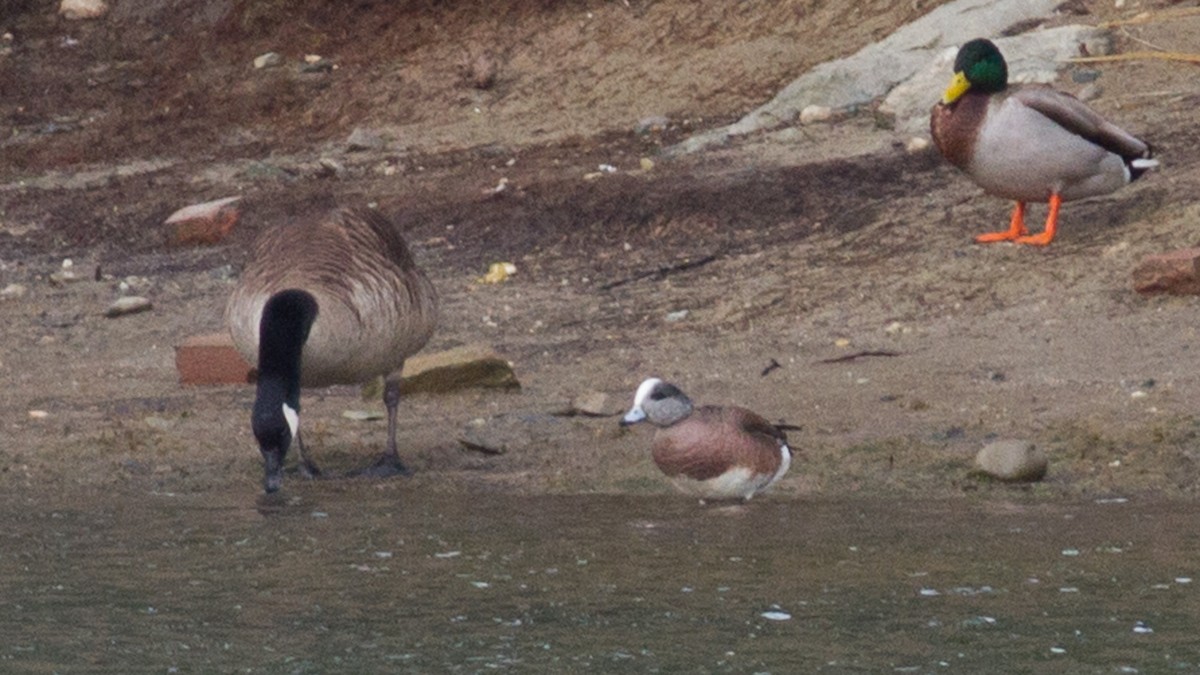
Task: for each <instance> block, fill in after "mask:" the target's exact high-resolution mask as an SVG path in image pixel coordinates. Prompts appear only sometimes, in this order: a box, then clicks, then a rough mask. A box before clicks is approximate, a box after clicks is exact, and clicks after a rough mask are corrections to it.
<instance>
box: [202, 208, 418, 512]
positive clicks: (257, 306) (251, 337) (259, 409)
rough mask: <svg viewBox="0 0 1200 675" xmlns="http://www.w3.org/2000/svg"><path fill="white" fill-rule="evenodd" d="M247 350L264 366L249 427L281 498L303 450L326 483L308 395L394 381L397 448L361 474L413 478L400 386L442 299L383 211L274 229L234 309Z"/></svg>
mask: <svg viewBox="0 0 1200 675" xmlns="http://www.w3.org/2000/svg"><path fill="white" fill-rule="evenodd" d="M225 320H226V322H227V323H228V325H229V330H230V332H231V333H232V335H233V341H234V344H235V345H236V346H237V348H238V351H240V352H241V353H242V355H243V356H245V357H246V359H247V360H248V361H250V362H251V363H257V364H258V389H257V392H256V395H255V400H254V412H253V414H252V416H251V427H252V429H253V431H254V437H255V439H257V441H258V447H259V450H260V451H261V452H262V455H263V461H264V465H265V477H264V479H263V488H264V489H265V490H266V491H267V492H274V491H276V490H278V489H279V487H280V484H281V483H282V481H283V460H284V457H285V456H286V455H287V451H288V447H289V446H290V445H291V443H292V441H293V439H294V440H295V443H296V449H297V451H298V453H299V456H300V465H301V470H302V472H303V473H304V474H305V475H306V476H309V477H312V476H315V475H316V474H317V473H318V470H317V467H316V465H314V464H313V463H312V462H311V461H310V460H309V458H308V457H307V456H306V455H305V452H304V444H303V442H302V441H301V439H300V417H299V415H300V387H301V386H304V387H321V386H327V385H331V384H354V383H359V382H364V381H366V380H368V379H370V378H373V377H376V376H379V375H384V376H385V378H386V383H385V385H384V392H383V400H384V404H385V405H386V406H387V416H388V431H387V433H388V439H387V446H386V449H385V451H384V454H383V456H382V457H380V458H379V460H378V461H377V462H376V463H375V464H374V465H373V466H372V467H371V468H369V469H367V470H365V471H364V472H363V473H366V474H369V475H375V476H386V475H394V474H398V473H399V474H406V473H408V469H407V468H406V467H405V466H404V464H403V463H402V462H401V461H400V456H399V454H398V453H397V451H396V407H397V404H398V403H399V401H400V385H399V381H398V379H396V377H395V376H394V375H393V374H394V373H398V372H399V370H400V368H401V367H403V365H404V359H405V358H406V357H408V356H411V355H412V354H414V353H416V352H417V351H418V350H420V349H421V347H423V346H424V345H425V343H426V342H427V341H428V340H429V337H430V335H431V334H432V333H433V329H434V324H435V323H436V321H437V294H436V293H435V292H434V288H433V285H432V284H431V283H430V282H429V279H428V278H427V277H426V276H425V274H424V273H423V272H422V271H421V270H419V269H418V268H417V266H416V264H415V263H414V262H413V259H412V255H411V254H410V253H409V250H408V246H407V245H406V244H405V242H404V238H403V237H402V236H401V235H400V233H399V232H398V231H397V230H396V228H395V226H394V225H393V224H392V223H391V222H390V221H389V220H388V219H387V218H385V217H383V216H382V215H380V214H378V213H376V212H375V211H372V210H369V209H362V208H354V209H351V208H343V209H335V210H333V211H331V212H327V213H322V214H320V215H317V216H315V217H307V218H303V219H300V220H298V221H297V222H295V223H294V224H292V225H290V226H285V227H270V228H268V229H266V230H265V231H263V232H262V233H261V234H260V235H259V237H258V239H257V240H256V242H255V244H254V247H253V251H252V255H251V258H250V261H249V262H248V263H247V265H246V267H245V270H244V271H243V272H242V275H241V278H240V279H239V281H238V284H237V286H236V288H234V290H233V294H232V295H231V296H230V298H229V302H228V304H227V305H226V307H225Z"/></svg>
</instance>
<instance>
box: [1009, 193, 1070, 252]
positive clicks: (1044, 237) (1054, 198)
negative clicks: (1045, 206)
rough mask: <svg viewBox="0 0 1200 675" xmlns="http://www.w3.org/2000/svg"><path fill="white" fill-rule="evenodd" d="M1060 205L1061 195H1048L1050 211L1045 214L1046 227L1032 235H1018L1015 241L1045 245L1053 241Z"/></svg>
mask: <svg viewBox="0 0 1200 675" xmlns="http://www.w3.org/2000/svg"><path fill="white" fill-rule="evenodd" d="M1060 206H1062V197H1060V196H1058V195H1057V194H1053V195H1050V213H1049V214H1047V215H1046V229H1045V230H1043V231H1042V233H1041V234H1035V235H1033V236H1032V237H1018V238H1017V239H1016V240H1015V241H1016V242H1017V243H1018V244H1032V245H1034V246H1045V245H1046V244H1049V243H1050V242H1051V241H1054V232H1055V231H1056V230H1057V229H1058V207H1060Z"/></svg>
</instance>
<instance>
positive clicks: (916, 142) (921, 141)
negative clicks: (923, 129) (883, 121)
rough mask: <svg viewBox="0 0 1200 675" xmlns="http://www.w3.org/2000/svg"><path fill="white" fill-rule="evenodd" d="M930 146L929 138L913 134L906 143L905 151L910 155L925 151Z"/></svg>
mask: <svg viewBox="0 0 1200 675" xmlns="http://www.w3.org/2000/svg"><path fill="white" fill-rule="evenodd" d="M928 148H929V139H927V138H922V137H920V136H913V137H912V138H910V139H908V141H906V142H905V143H904V151H905V152H907V153H908V154H910V155H915V154H917V153H918V152H924V151H925V150H927V149H928Z"/></svg>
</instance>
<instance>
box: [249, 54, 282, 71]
mask: <svg viewBox="0 0 1200 675" xmlns="http://www.w3.org/2000/svg"><path fill="white" fill-rule="evenodd" d="M282 65H283V57H282V56H280V55H279V54H276V53H275V52H267V53H266V54H260V55H259V56H256V57H254V67H255V68H257V69H259V70H261V69H263V68H276V67H278V66H282Z"/></svg>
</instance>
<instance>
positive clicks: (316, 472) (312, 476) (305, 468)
mask: <svg viewBox="0 0 1200 675" xmlns="http://www.w3.org/2000/svg"><path fill="white" fill-rule="evenodd" d="M296 468H297V470H299V471H300V475H301V476H303V477H304V478H307V479H309V480H316V479H318V478H322V477H323V474H322V473H321V470H320V469H318V468H317V465H316V464H313V463H312V462H310V461H308V460H301V461H300V462H299V463H298V465H297V467H296Z"/></svg>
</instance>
